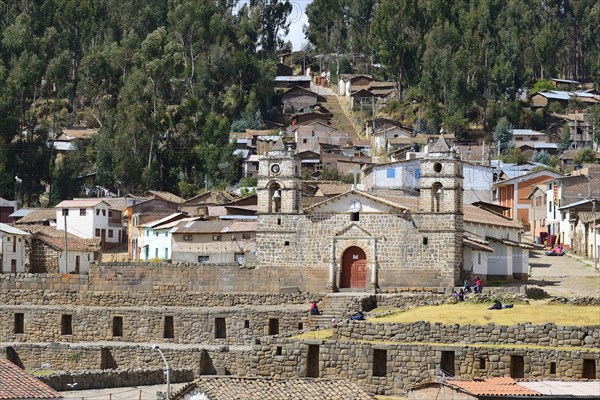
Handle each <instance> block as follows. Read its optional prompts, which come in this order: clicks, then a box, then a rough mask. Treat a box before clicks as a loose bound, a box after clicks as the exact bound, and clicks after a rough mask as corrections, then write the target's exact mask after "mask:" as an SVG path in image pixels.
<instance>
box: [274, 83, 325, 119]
mask: <svg viewBox="0 0 600 400" xmlns="http://www.w3.org/2000/svg"><path fill="white" fill-rule="evenodd" d="M281 96H282V103H283V110H282V111H283V113H284V114H292V113H295V112H298V111H300V110H303V109H305V108H307V107H313V106H315V105H316V104H317V102H318V100H317V94H316V93H315V92H313V91H311V90H308V89H305V88H303V87H300V86H294V87H292V88H289V89H287V90H286V91H285V92H283V94H282V95H281Z"/></svg>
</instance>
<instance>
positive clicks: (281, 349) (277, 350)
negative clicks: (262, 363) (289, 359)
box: [275, 346, 283, 356]
mask: <svg viewBox="0 0 600 400" xmlns="http://www.w3.org/2000/svg"><path fill="white" fill-rule="evenodd" d="M282 354H283V347H281V346H277V347H276V348H275V355H276V356H280V355H282Z"/></svg>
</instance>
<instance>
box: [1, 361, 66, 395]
mask: <svg viewBox="0 0 600 400" xmlns="http://www.w3.org/2000/svg"><path fill="white" fill-rule="evenodd" d="M62 398H63V397H62V396H61V395H60V394H59V393H58V392H56V391H55V390H54V389H52V388H51V387H49V386H48V385H46V384H45V383H43V382H42V381H40V380H39V379H37V378H36V377H34V376H31V375H29V374H28V373H27V372H25V371H23V370H22V369H21V368H19V367H17V366H16V365H15V364H13V363H11V362H10V361H7V360H2V359H0V399H13V400H19V399H62Z"/></svg>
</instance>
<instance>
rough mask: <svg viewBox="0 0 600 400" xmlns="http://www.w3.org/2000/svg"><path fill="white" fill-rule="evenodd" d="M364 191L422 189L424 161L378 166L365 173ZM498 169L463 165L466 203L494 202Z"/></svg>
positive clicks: (364, 171)
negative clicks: (496, 171)
mask: <svg viewBox="0 0 600 400" xmlns="http://www.w3.org/2000/svg"><path fill="white" fill-rule="evenodd" d="M362 174H363V176H362V179H361V182H362V183H363V184H364V190H366V191H376V190H377V189H392V190H400V191H404V192H408V193H411V192H417V191H418V190H419V189H420V183H419V181H420V176H421V160H419V159H413V160H405V161H395V162H391V163H385V164H375V165H371V166H368V167H367V168H365V169H364V170H363V173H362ZM493 183H494V169H493V168H491V167H488V166H485V165H477V164H471V163H468V162H464V163H463V189H464V192H463V202H464V203H465V204H471V203H475V202H479V201H482V202H488V203H491V202H492V194H493V190H492V189H493Z"/></svg>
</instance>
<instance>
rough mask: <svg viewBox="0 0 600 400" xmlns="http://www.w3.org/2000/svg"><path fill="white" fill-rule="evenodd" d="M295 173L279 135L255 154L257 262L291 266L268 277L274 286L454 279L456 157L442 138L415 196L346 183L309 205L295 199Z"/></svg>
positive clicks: (385, 285) (458, 201) (366, 286)
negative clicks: (373, 191) (349, 186)
mask: <svg viewBox="0 0 600 400" xmlns="http://www.w3.org/2000/svg"><path fill="white" fill-rule="evenodd" d="M299 172H300V165H299V162H298V160H297V159H296V158H295V157H294V153H293V150H291V149H289V148H286V146H285V145H284V143H283V142H282V141H281V140H280V141H279V142H278V143H277V144H276V145H275V146H274V147H273V150H272V151H271V152H270V153H268V154H267V155H266V156H265V157H263V158H262V159H261V160H260V164H259V174H258V190H257V191H258V219H257V233H256V250H257V259H258V268H272V269H273V271H282V270H283V271H285V267H287V268H289V270H290V271H294V273H290V274H289V276H288V275H287V274H285V273H284V274H282V273H281V272H278V273H277V274H275V275H274V276H273V279H278V280H279V282H280V286H281V287H285V286H290V287H294V286H295V287H298V288H299V289H300V290H302V291H319V292H321V291H324V290H325V291H338V290H343V289H354V290H368V291H371V290H377V289H382V290H389V289H392V288H397V287H444V288H448V287H454V286H455V285H458V284H460V282H461V278H462V277H461V270H462V254H463V252H462V249H463V201H462V180H463V173H462V163H461V162H460V160H458V158H457V157H456V154H455V153H454V152H453V151H452V150H451V149H450V148H449V147H448V145H447V143H446V141H445V140H444V139H443V138H440V140H439V141H438V143H436V145H435V146H433V148H432V150H431V151H430V153H429V154H428V156H427V157H426V158H424V159H423V160H422V164H421V176H420V186H421V191H420V195H419V197H412V198H408V197H406V198H404V197H397V196H391V195H390V196H384V195H374V194H370V193H366V192H363V191H359V190H356V189H353V190H350V191H348V192H346V193H343V194H341V195H338V196H335V197H332V198H328V199H326V200H324V201H320V202H317V203H311V201H310V199H303V198H302V192H301V187H300V181H299ZM282 267H283V268H282ZM298 271H300V273H298Z"/></svg>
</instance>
